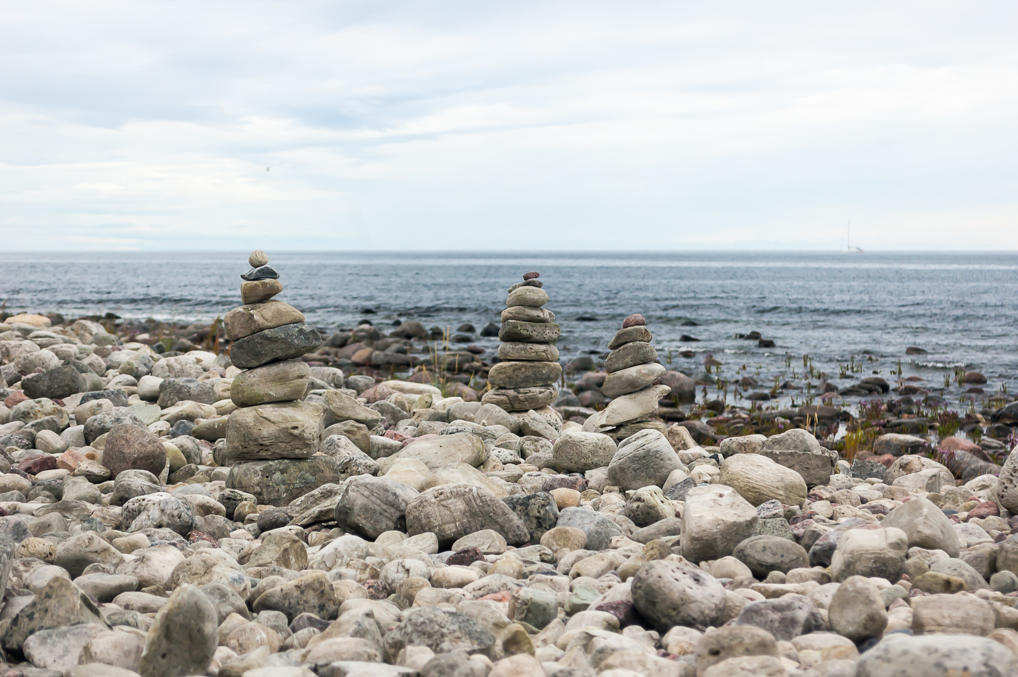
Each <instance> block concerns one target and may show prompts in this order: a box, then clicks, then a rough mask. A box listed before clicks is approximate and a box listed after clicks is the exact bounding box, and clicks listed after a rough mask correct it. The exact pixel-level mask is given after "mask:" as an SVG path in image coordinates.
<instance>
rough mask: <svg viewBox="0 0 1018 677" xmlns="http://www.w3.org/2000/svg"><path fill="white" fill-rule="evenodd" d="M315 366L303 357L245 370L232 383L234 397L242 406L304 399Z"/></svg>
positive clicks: (232, 397) (231, 393)
mask: <svg viewBox="0 0 1018 677" xmlns="http://www.w3.org/2000/svg"><path fill="white" fill-rule="evenodd" d="M310 376H311V368H310V367H309V366H308V365H307V362H302V361H301V360H286V361H284V362H273V363H272V364H267V365H265V366H263V367H255V368H254V369H248V370H247V371H243V372H241V373H240V374H238V375H237V376H236V378H234V379H233V383H232V384H231V385H230V399H232V400H233V403H234V404H236V405H237V406H238V407H253V406H256V405H259V404H268V403H269V402H292V401H295V400H300V399H303V398H304V394H305V393H306V392H307V389H308V384H309V383H310V378H309V377H310Z"/></svg>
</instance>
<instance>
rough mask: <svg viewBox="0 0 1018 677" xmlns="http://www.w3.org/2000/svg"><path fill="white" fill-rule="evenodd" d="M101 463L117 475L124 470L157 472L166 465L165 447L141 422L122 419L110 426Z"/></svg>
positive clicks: (112, 473)
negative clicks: (129, 421)
mask: <svg viewBox="0 0 1018 677" xmlns="http://www.w3.org/2000/svg"><path fill="white" fill-rule="evenodd" d="M102 464H103V465H104V466H106V467H107V468H109V469H110V475H111V476H112V477H116V476H117V475H118V474H120V473H121V472H122V471H124V470H128V469H132V468H133V469H137V470H148V471H149V472H150V473H152V474H153V475H155V476H157V477H158V476H159V473H161V472H162V471H163V468H164V467H165V466H166V449H165V448H164V447H163V443H162V442H161V441H159V438H158V437H156V436H155V435H153V434H152V433H151V432H149V431H148V430H147V429H145V428H142V427H140V426H136V425H131V424H129V423H121V424H119V425H115V426H113V427H112V428H111V429H110V432H109V434H107V436H106V446H105V447H104V448H103V455H102Z"/></svg>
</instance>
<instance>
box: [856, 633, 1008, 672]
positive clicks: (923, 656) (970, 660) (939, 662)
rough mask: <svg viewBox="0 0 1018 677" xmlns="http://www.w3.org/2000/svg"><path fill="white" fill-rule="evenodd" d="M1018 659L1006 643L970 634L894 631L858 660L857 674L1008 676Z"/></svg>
mask: <svg viewBox="0 0 1018 677" xmlns="http://www.w3.org/2000/svg"><path fill="white" fill-rule="evenodd" d="M1016 674H1018V658H1016V657H1015V655H1014V654H1013V653H1011V651H1010V650H1008V649H1007V647H1005V646H1004V645H1003V644H1000V643H998V642H995V641H993V640H992V639H987V638H985V637H973V636H971V635H926V636H908V635H901V634H897V633H895V634H892V635H888V636H887V637H885V638H884V639H883V640H881V641H880V643H879V644H877V645H876V646H874V647H873V648H872V649H870V650H869V651H867V652H865V653H864V654H863V655H862V657H861V658H860V659H859V663H858V667H857V668H856V672H855V675H856V677H889V676H891V675H902V676H903V677H911V676H912V675H915V676H916V677H919V676H922V677H951V676H952V675H965V676H966V677H1008V676H1010V675H1016Z"/></svg>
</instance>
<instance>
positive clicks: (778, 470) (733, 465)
mask: <svg viewBox="0 0 1018 677" xmlns="http://www.w3.org/2000/svg"><path fill="white" fill-rule="evenodd" d="M720 482H721V483H722V484H727V485H728V486H730V487H732V488H733V489H735V490H736V491H738V492H739V495H741V496H742V497H743V498H745V499H746V500H747V501H749V502H750V503H752V504H753V505H760V504H761V503H764V502H766V501H770V500H772V499H773V500H778V501H780V502H781V503H783V504H785V505H800V506H801V505H802V504H803V503H805V502H806V480H804V479H803V478H802V475H800V474H799V473H797V472H796V471H794V470H792V469H790V468H786V467H785V466H783V465H779V464H778V463H775V462H774V461H772V460H771V459H769V458H767V457H766V456H762V455H760V454H735V455H732V456H729V457H728V458H726V459H725V460H724V461H723V462H722V463H721V477H720Z"/></svg>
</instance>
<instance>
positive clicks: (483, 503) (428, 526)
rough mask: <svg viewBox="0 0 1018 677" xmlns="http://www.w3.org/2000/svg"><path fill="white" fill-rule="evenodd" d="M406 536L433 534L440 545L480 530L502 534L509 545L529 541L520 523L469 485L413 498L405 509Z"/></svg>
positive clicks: (495, 500)
mask: <svg viewBox="0 0 1018 677" xmlns="http://www.w3.org/2000/svg"><path fill="white" fill-rule="evenodd" d="M406 526H407V533H408V534H410V535H411V536H413V535H416V534H421V533H424V532H426V531H430V532H432V533H434V534H435V535H436V536H437V537H438V540H439V542H440V543H443V544H447V545H448V544H449V543H451V542H453V541H455V540H456V539H458V538H461V537H463V536H466V535H467V534H470V533H473V532H475V531H481V530H482V529H492V530H494V531H497V532H498V533H500V534H502V536H503V537H504V538H505V540H506V542H507V543H509V544H510V545H522V544H523V543H526V542H527V541H528V540H529V539H530V534H529V533H528V532H527V528H526V526H524V524H523V521H522V520H521V519H520V518H519V517H518V516H517V515H516V513H515V512H513V511H512V509H510V508H509V506H507V505H506V504H505V503H503V502H502V501H501V500H499V499H498V497H496V496H495V495H494V494H492V493H491V492H490V491H487V490H485V489H482V488H480V487H476V486H472V485H469V484H453V485H446V486H440V487H434V488H432V489H428V490H427V491H425V492H423V493H421V494H419V495H418V496H416V497H414V498H413V499H412V500H411V501H410V502H409V503H408V504H407V507H406Z"/></svg>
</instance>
